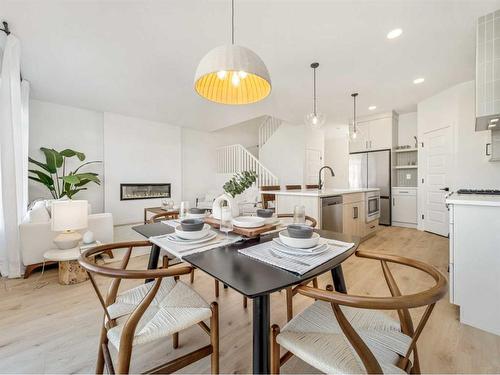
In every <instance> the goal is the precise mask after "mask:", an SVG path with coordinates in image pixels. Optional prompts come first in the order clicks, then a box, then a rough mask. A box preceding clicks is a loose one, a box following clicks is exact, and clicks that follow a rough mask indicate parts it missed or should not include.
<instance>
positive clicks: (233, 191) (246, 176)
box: [212, 171, 258, 219]
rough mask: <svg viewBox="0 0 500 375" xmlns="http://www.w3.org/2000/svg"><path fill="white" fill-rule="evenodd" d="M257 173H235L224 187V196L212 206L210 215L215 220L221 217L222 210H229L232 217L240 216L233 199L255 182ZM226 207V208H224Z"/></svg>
mask: <svg viewBox="0 0 500 375" xmlns="http://www.w3.org/2000/svg"><path fill="white" fill-rule="evenodd" d="M257 177H258V176H257V173H256V172H254V171H243V172H241V173H236V174H235V175H234V176H233V177H232V178H231V179H230V180H229V181H227V182H226V183H225V184H224V186H223V187H222V188H223V189H224V192H225V193H224V194H222V195H221V196H219V197H217V198H216V199H215V200H214V203H213V205H212V215H213V217H214V218H216V219H220V218H221V216H222V210H231V216H232V217H238V216H239V215H240V208H239V206H238V202H237V200H236V199H235V198H236V197H237V196H238V195H240V194H241V193H243V192H244V191H245V190H247V189H248V188H249V187H250V186H252V185H253V184H254V183H255V181H257ZM226 207H227V208H226Z"/></svg>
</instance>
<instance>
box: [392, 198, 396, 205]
mask: <svg viewBox="0 0 500 375" xmlns="http://www.w3.org/2000/svg"><path fill="white" fill-rule="evenodd" d="M392 205H393V206H396V198H392Z"/></svg>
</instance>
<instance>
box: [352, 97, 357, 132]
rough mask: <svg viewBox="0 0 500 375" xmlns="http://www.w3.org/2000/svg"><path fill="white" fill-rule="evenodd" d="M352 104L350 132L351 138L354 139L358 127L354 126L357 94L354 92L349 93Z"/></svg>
mask: <svg viewBox="0 0 500 375" xmlns="http://www.w3.org/2000/svg"><path fill="white" fill-rule="evenodd" d="M351 96H352V99H353V102H354V106H353V116H352V133H351V138H352V139H356V138H357V137H358V129H357V128H356V125H357V123H356V97H357V96H358V93H357V92H355V93H353V94H351Z"/></svg>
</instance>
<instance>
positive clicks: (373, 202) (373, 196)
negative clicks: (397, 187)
mask: <svg viewBox="0 0 500 375" xmlns="http://www.w3.org/2000/svg"><path fill="white" fill-rule="evenodd" d="M379 217H380V193H379V192H378V191H369V192H367V193H366V222H369V221H372V220H375V219H378V218H379Z"/></svg>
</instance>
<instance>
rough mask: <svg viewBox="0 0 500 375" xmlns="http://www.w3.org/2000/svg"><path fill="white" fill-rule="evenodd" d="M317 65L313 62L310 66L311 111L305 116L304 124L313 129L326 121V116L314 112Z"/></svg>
mask: <svg viewBox="0 0 500 375" xmlns="http://www.w3.org/2000/svg"><path fill="white" fill-rule="evenodd" d="M318 66H319V63H317V62H314V63H312V64H311V68H312V69H313V111H312V112H311V113H308V114H307V115H306V116H305V121H306V124H307V125H309V126H310V127H311V128H313V129H319V128H321V127H322V126H323V124H324V123H325V121H326V116H325V115H324V114H323V113H319V112H318V111H317V110H316V69H317V68H318Z"/></svg>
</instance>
